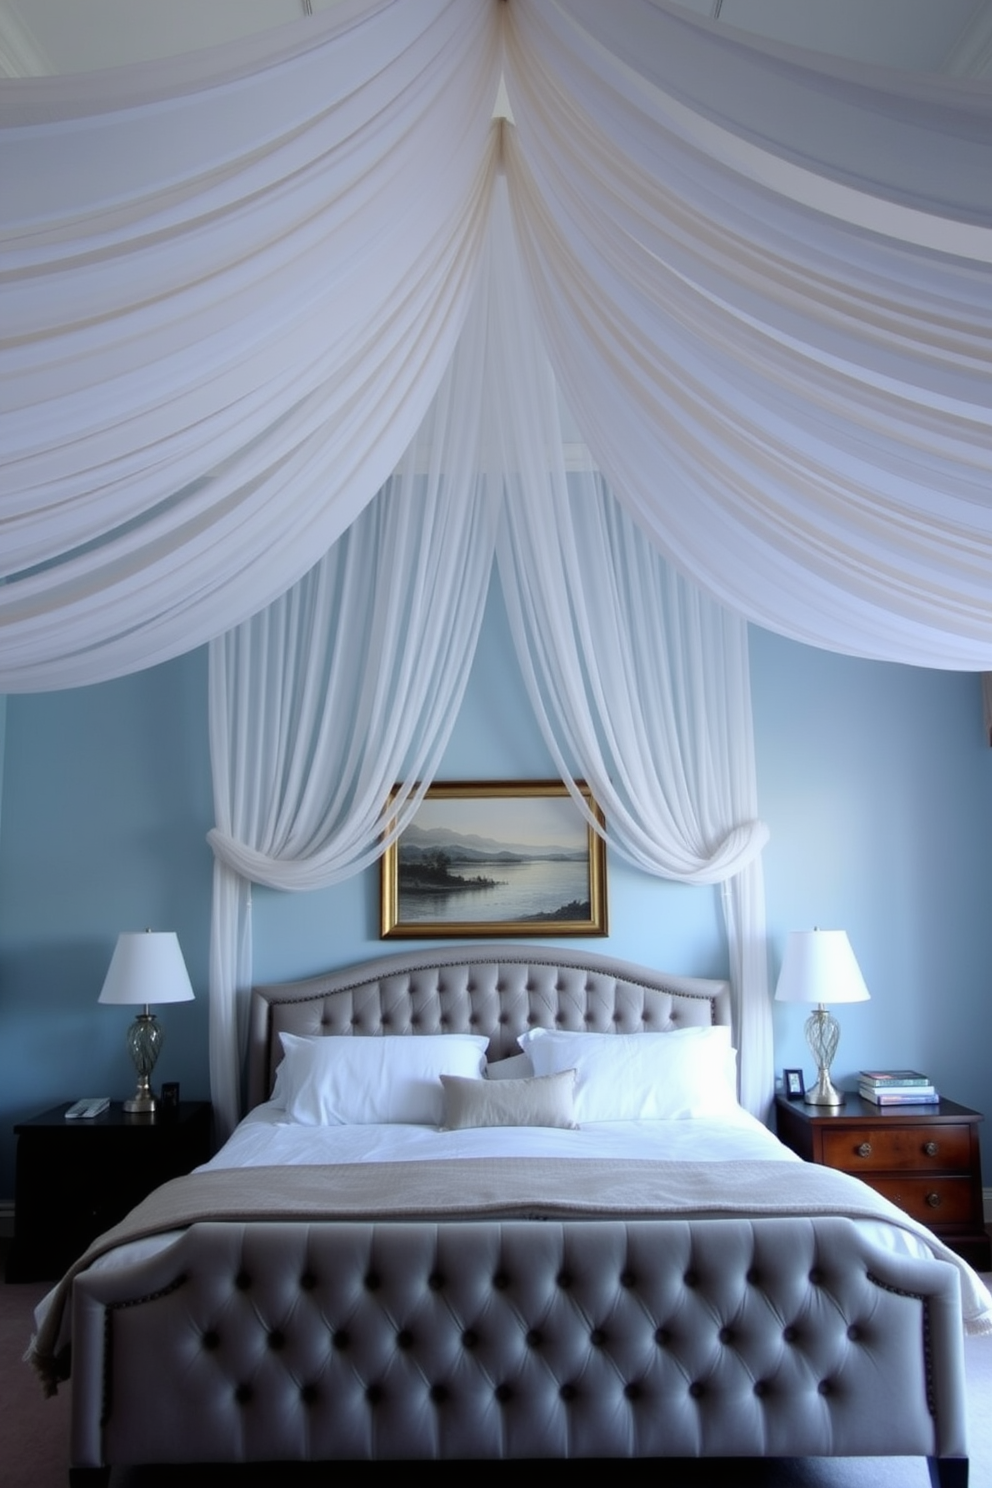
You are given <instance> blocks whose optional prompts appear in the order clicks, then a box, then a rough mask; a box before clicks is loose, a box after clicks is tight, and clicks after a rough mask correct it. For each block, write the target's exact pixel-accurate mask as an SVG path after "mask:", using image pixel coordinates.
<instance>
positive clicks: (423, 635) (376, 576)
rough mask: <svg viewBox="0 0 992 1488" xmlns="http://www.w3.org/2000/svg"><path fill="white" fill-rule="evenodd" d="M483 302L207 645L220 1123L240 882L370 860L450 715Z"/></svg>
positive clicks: (481, 578) (414, 801) (479, 522)
mask: <svg viewBox="0 0 992 1488" xmlns="http://www.w3.org/2000/svg"><path fill="white" fill-rule="evenodd" d="M486 262H487V257H486V258H484V268H485V265H486ZM487 307H488V295H487V293H486V277H485V275H484V276H483V278H482V281H481V283H480V286H479V291H478V292H477V294H476V296H475V300H474V305H473V308H472V311H471V313H470V315H469V318H468V322H467V324H466V326H465V328H464V330H463V332H462V336H461V339H460V341H459V344H458V348H457V350H456V354H455V356H454V358H453V360H452V363H451V365H450V367H449V368H448V371H447V372H446V373H445V376H444V378H443V379H442V382H441V387H440V388H439V390H438V393H437V396H436V397H435V399H434V401H433V403H432V405H431V408H430V410H429V413H428V416H427V418H426V419H425V420H424V423H423V425H422V427H421V429H420V430H419V431H418V435H417V437H416V438H415V439H414V440H413V441H412V442H411V445H410V448H409V449H408V450H407V452H406V454H405V456H404V459H403V460H402V462H401V463H400V465H399V467H398V469H397V470H396V472H395V473H394V474H393V476H392V477H391V478H390V480H389V481H388V482H387V483H386V485H385V487H384V488H383V490H382V491H381V492H380V493H379V495H378V496H377V498H376V499H375V500H374V501H373V502H371V503H370V504H369V505H368V506H367V507H366V508H365V510H364V511H363V512H362V513H361V514H360V515H359V517H358V518H357V519H356V520H355V522H353V523H352V525H351V527H349V529H348V530H347V532H345V533H344V535H343V536H342V537H341V538H340V539H339V540H338V542H337V543H336V544H335V545H334V546H333V547H332V548H331V550H330V551H329V553H328V554H327V555H326V557H324V558H323V559H321V561H320V562H319V563H318V564H317V565H316V566H315V567H314V568H313V569H312V570H311V571H310V572H309V573H308V574H306V575H305V576H304V578H303V579H301V580H300V581H299V582H298V583H297V584H296V585H294V586H293V588H292V589H291V590H289V591H288V592H287V593H286V594H285V595H283V596H282V597H281V598H279V599H278V600H276V601H274V603H273V604H271V605H269V606H268V607H267V608H266V609H265V610H263V611H261V612H260V613H259V614H258V615H256V616H254V617H253V618H252V619H251V620H248V621H245V622H244V623H243V624H242V625H240V626H238V627H237V628H236V629H234V630H232V631H230V632H228V634H227V635H225V636H223V637H221V638H220V639H219V640H217V641H214V642H212V644H211V648H210V754H211V761H212V766H213V776H214V803H215V813H216V823H217V824H216V826H215V827H214V829H213V830H212V831H211V833H210V834H209V837H210V842H211V845H212V847H213V850H214V855H215V867H214V891H213V915H212V924H211V965H210V1016H211V1025H210V1026H211V1038H210V1051H211V1055H210V1057H211V1093H212V1098H213V1102H214V1106H215V1109H216V1111H217V1115H218V1119H219V1121H220V1122H221V1124H222V1125H224V1126H225V1127H226V1128H227V1129H230V1128H231V1127H233V1125H234V1122H235V1121H236V1120H237V1117H238V1115H239V1096H240V1069H241V1055H242V1051H243V1047H244V1036H245V1033H246V1024H245V1014H246V1012H247V1000H248V993H249V990H250V987H251V969H252V961H251V923H250V908H251V900H250V884H251V883H262V884H267V885H269V886H271V887H274V888H279V889H312V888H318V887H323V886H326V885H328V884H333V883H337V882H339V881H340V880H341V879H343V878H346V877H348V876H350V875H352V874H355V873H358V872H360V871H361V870H362V869H363V868H365V867H367V866H368V865H369V864H370V863H372V862H374V861H375V859H376V858H377V857H378V856H379V855H380V854H381V852H382V850H383V848H384V847H385V846H386V845H387V844H388V843H389V842H391V841H392V840H393V838H394V837H395V836H396V835H397V834H398V833H399V832H400V831H401V830H402V829H403V827H404V825H406V823H407V822H408V821H409V818H410V816H411V814H412V812H413V811H414V810H415V809H416V806H417V805H418V803H419V801H420V800H421V799H422V796H423V791H424V789H425V787H426V785H427V783H428V782H429V781H430V780H431V779H432V778H433V777H434V775H435V774H436V772H437V767H438V761H439V759H440V756H441V753H442V751H443V749H444V746H445V744H446V742H447V740H448V737H449V735H450V732H451V728H452V726H453V723H454V720H455V718H456V716H457V713H458V706H459V703H460V701H461V697H462V694H463V693H464V690H465V684H466V682H467V680H468V672H469V667H470V666H471V662H472V657H473V655H474V653H475V645H476V640H477V638H478V633H479V627H480V625H481V623H482V613H483V608H484V605H485V598H486V593H487V589H488V584H489V575H490V570H491V567H492V555H493V545H494V541H495V511H496V504H495V501H494V497H493V488H492V481H491V478H490V477H489V475H488V474H487V472H486V470H485V468H484V465H483V462H482V461H480V457H479V456H480V448H481V447H482V445H483V442H484V439H483V433H482V430H483V428H484V426H485V422H486V402H485V399H486V396H487V390H486V387H485V379H484V375H483V372H484V365H485V364H484V359H483V355H482V352H483V349H484V346H485V339H486V332H487ZM394 786H397V787H398V788H397V789H396V791H395V794H394V789H393V788H394Z"/></svg>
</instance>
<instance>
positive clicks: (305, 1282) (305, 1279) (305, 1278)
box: [300, 1271, 317, 1292]
mask: <svg viewBox="0 0 992 1488" xmlns="http://www.w3.org/2000/svg"><path fill="white" fill-rule="evenodd" d="M316 1285H317V1278H316V1276H314V1274H313V1272H312V1271H304V1273H303V1275H302V1276H301V1277H300V1286H301V1287H302V1288H303V1290H304V1291H305V1292H312V1291H313V1290H314V1288H315V1287H316Z"/></svg>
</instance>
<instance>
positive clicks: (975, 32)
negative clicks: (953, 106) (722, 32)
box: [0, 0, 992, 77]
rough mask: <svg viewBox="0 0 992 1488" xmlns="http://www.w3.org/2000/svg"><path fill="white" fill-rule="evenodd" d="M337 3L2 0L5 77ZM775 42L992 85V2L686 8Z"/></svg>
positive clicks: (263, 26) (230, 30)
mask: <svg viewBox="0 0 992 1488" xmlns="http://www.w3.org/2000/svg"><path fill="white" fill-rule="evenodd" d="M335 3H336V0H0V76H6V77H30V76H40V75H46V74H57V73H68V72H89V71H93V70H96V69H99V68H102V67H117V66H121V65H122V64H125V63H128V62H137V61H147V60H150V59H152V58H157V57H166V56H171V55H175V54H176V53H180V52H188V51H194V50H198V49H200V48H203V47H208V46H213V45H222V44H223V43H224V42H225V41H231V40H233V39H234V38H236V37H240V36H246V35H249V34H251V33H253V32H259V31H265V30H268V29H270V28H272V27H275V26H281V25H284V24H285V23H286V22H288V21H294V20H299V19H300V17H301V16H303V15H305V14H310V13H313V12H316V11H320V10H325V9H328V8H329V7H330V6H332V5H333V4H335ZM683 5H684V8H685V9H687V10H691V11H694V12H695V13H696V14H698V15H705V16H710V17H713V18H715V19H717V20H718V22H719V23H720V24H721V25H727V26H733V27H738V28H740V29H741V30H744V31H750V32H752V33H755V34H757V35H760V36H765V37H771V38H773V39H775V40H777V41H784V42H789V43H791V44H793V45H797V46H802V47H808V48H811V49H812V50H814V51H820V52H825V53H830V54H833V55H835V56H839V57H847V58H853V59H855V60H857V61H861V62H871V63H876V64H879V65H881V66H885V67H896V68H900V69H902V70H904V71H909V72H943V73H947V74H952V75H957V76H962V77H992V0H683Z"/></svg>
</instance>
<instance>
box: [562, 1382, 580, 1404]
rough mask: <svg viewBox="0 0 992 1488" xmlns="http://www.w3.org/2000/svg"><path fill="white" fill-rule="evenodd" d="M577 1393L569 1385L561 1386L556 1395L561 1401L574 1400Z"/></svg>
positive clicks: (573, 1387)
mask: <svg viewBox="0 0 992 1488" xmlns="http://www.w3.org/2000/svg"><path fill="white" fill-rule="evenodd" d="M578 1393H579V1392H578V1390H577V1389H576V1388H575V1386H574V1385H573V1384H571V1383H567V1384H564V1385H562V1387H561V1389H560V1390H559V1391H558V1394H559V1395H560V1397H561V1399H562V1400H574V1399H575V1397H576V1395H577V1394H578Z"/></svg>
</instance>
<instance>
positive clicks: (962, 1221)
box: [869, 1178, 975, 1229]
mask: <svg viewBox="0 0 992 1488" xmlns="http://www.w3.org/2000/svg"><path fill="white" fill-rule="evenodd" d="M869 1182H870V1183H871V1186H872V1188H873V1189H874V1190H875V1192H876V1193H880V1194H881V1195H882V1196H883V1198H886V1199H890V1200H891V1201H892V1203H893V1204H897V1205H898V1206H899V1208H900V1209H902V1210H904V1211H905V1213H906V1214H909V1215H911V1216H912V1217H913V1219H918V1220H920V1221H921V1223H923V1224H925V1225H929V1226H930V1227H931V1228H932V1229H940V1228H941V1226H943V1225H967V1224H972V1223H974V1220H975V1215H974V1212H973V1204H974V1198H973V1191H972V1185H971V1179H970V1178H871V1179H870V1180H869Z"/></svg>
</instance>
